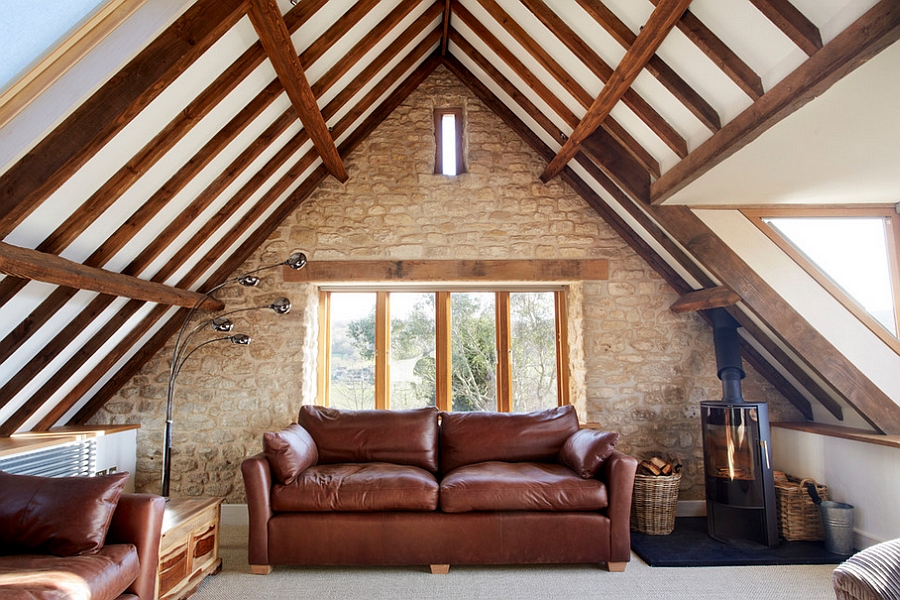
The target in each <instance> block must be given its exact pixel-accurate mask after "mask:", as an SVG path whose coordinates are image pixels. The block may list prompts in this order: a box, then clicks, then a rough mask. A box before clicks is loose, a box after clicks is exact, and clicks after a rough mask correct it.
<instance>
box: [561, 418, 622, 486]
mask: <svg viewBox="0 0 900 600" xmlns="http://www.w3.org/2000/svg"><path fill="white" fill-rule="evenodd" d="M618 441H619V434H618V433H615V432H613V431H597V430H595V429H579V430H578V431H576V432H575V433H573V434H572V435H570V436H569V439H567V440H566V443H565V444H563V447H562V448H560V450H559V462H561V463H562V464H564V465H566V466H567V467H569V468H570V469H572V470H573V471H575V472H576V473H578V475H579V476H581V477H583V478H584V479H590V478H591V477H595V476H596V475H597V472H598V471H599V470H600V467H601V466H603V463H604V461H606V459H607V458H609V455H610V454H612V452H613V450H615V448H616V443H617V442H618Z"/></svg>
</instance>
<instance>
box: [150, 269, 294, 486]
mask: <svg viewBox="0 0 900 600" xmlns="http://www.w3.org/2000/svg"><path fill="white" fill-rule="evenodd" d="M282 265H286V266H287V267H289V268H291V269H294V270H298V269H302V268H303V267H304V266H305V265H306V255H305V254H304V253H302V252H294V253H293V254H291V255H290V257H289V258H288V259H287V260H285V261H283V262H280V263H277V264H274V265H267V266H265V267H260V268H258V269H254V270H253V271H249V272H247V273H244V274H243V275H240V276H238V277H235V278H233V279H229V280H227V281H225V282H223V283H221V284H219V285H217V286H216V287H214V288H212V289H211V290H209V291H208V292H206V293H205V294H204V295H203V297H202V298H201V299H200V300H198V301H197V303H196V304H194V306H193V307H191V309H190V310H189V311H188V313H187V315H186V316H185V318H184V323H182V325H181V330H180V331H179V332H178V337H177V338H175V348H174V349H173V350H172V362H171V364H170V365H169V385H168V392H167V395H166V433H165V442H164V445H163V474H162V495H163V496H165V497H167V498H168V496H169V482H170V480H171V473H172V430H173V428H174V427H173V412H174V408H175V381H176V380H177V379H178V374H179V373H180V372H181V367H183V366H184V363H185V362H186V361H187V359H188V358H190V356H191V355H192V354H193V353H194V352H196V351H197V350H198V349H200V348H202V347H203V346H206V345H207V344H212V343H215V342H224V341H229V342H231V343H232V344H237V345H239V346H246V345H249V344H250V342H251V341H252V339H251V337H250V336H249V335H246V334H244V333H235V334H232V333H231V331H232V329H234V323H232V322H231V320H230V319H229V318H228V317H229V316H230V315H233V314H235V313H240V312H246V311H250V310H261V309H265V308H268V309H271V310H272V311H274V312H275V313H276V314H279V315H284V314H287V313H288V312H290V310H291V301H290V300H288V299H287V298H284V297H282V298H278V299H277V300H275V301H274V302H272V303H271V304H263V305H261V306H251V307H249V308H239V309H237V310H232V311H228V312H225V313H222V314H219V315H216V316H214V317H212V318H210V319H206V320H204V321H201V322H199V323H198V324H197V325H195V326H194V327H193V328H191V322H192V321H193V320H194V317H195V316H196V314H197V311H198V309H199V307H200V305H201V304H202V303H203V302H204V301H205V300H206V299H207V298H211V297H212V295H213V294H215V293H216V292H217V291H219V290H220V289H222V288H223V287H226V286H228V285H232V284H239V285H242V286H244V287H255V286H256V285H258V284H259V277H257V276H256V274H257V273H259V272H260V271H265V270H266V269H274V268H275V267H280V266H282ZM207 328H208V329H212V331H214V332H216V333H221V334H229V335H221V336H219V337H213V338H211V339H206V340H203V341H199V342H196V343H195V337H196V336H197V335H198V334H199V333H201V332H203V331H204V330H207ZM192 344H193V346H192Z"/></svg>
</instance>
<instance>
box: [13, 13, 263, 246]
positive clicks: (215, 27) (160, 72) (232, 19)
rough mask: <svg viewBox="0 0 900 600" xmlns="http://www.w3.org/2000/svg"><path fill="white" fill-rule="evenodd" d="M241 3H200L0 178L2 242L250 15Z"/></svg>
mask: <svg viewBox="0 0 900 600" xmlns="http://www.w3.org/2000/svg"><path fill="white" fill-rule="evenodd" d="M245 10H246V7H245V4H244V1H243V0H201V1H200V2H197V3H196V4H195V5H193V6H192V7H191V8H189V9H188V10H187V12H185V13H184V14H183V15H182V16H181V17H179V18H178V20H177V21H176V22H175V24H174V25H172V26H171V27H169V28H168V29H166V30H165V31H164V32H163V33H162V34H160V35H159V36H158V37H157V38H156V39H154V40H153V41H152V42H151V43H150V45H149V46H148V47H147V48H146V49H145V50H144V51H142V52H141V53H140V54H138V56H137V57H135V58H134V59H133V60H131V61H130V62H129V63H128V64H127V65H125V66H124V67H123V68H122V69H121V70H120V71H119V72H118V73H117V74H116V75H115V76H114V77H113V78H112V79H110V80H109V81H108V82H107V83H106V84H105V85H103V86H102V87H101V88H100V89H99V90H97V92H95V93H94V94H93V95H92V96H91V97H90V98H89V99H88V100H86V101H85V102H83V103H82V104H81V105H80V106H79V107H78V108H77V109H76V110H75V111H74V112H72V114H71V115H70V116H69V117H68V118H66V119H65V120H64V121H63V122H62V123H61V124H60V125H59V126H57V127H56V128H55V129H54V130H53V131H52V132H50V133H49V134H48V135H47V136H45V137H44V138H43V139H42V140H41V141H40V142H39V143H38V144H37V146H35V147H34V148H33V149H32V150H31V151H30V152H28V154H26V155H25V156H24V157H23V158H22V159H20V160H19V161H18V162H17V163H16V164H15V165H13V166H12V167H11V168H10V169H9V170H8V171H6V172H5V173H4V174H3V175H0V215H2V216H0V239H2V238H5V237H6V236H7V235H9V233H10V232H11V231H12V230H13V229H15V227H16V226H17V225H18V224H19V223H21V222H22V221H23V220H24V219H25V218H26V217H27V216H28V215H30V214H31V212H32V211H34V210H35V209H36V208H37V207H38V206H40V205H41V203H42V202H43V201H44V200H46V199H47V198H48V197H49V196H50V194H52V193H53V192H54V191H55V190H56V189H58V188H59V186H61V185H62V184H63V183H64V182H65V181H66V180H67V179H68V178H69V177H70V176H71V175H72V174H73V173H75V172H76V171H77V170H78V169H79V168H81V167H82V166H83V165H84V164H85V163H86V162H87V161H88V160H90V159H91V157H93V156H94V155H95V154H96V153H97V152H98V151H99V150H100V149H101V148H103V146H104V145H106V143H107V142H108V141H109V140H111V139H112V138H113V137H114V136H115V135H116V134H117V133H118V132H119V131H121V130H122V129H123V128H124V127H125V126H126V125H127V124H128V123H129V122H130V121H131V119H132V118H133V117H134V116H135V115H137V114H138V113H139V112H140V111H141V110H143V109H144V107H146V106H147V105H148V104H150V102H151V101H152V100H153V99H154V98H156V97H157V96H158V95H159V94H160V93H162V92H163V90H165V89H166V87H167V86H168V85H169V84H170V83H171V82H172V81H174V80H175V79H176V78H177V77H178V76H179V75H181V74H182V73H183V72H184V71H185V70H186V69H187V68H188V67H189V66H190V65H191V64H192V63H193V62H194V61H195V60H196V59H197V58H199V57H200V56H201V55H202V54H203V53H204V52H205V51H206V50H207V49H208V48H209V47H210V46H212V44H213V43H214V42H215V41H216V40H218V39H219V37H220V36H221V35H222V34H223V33H225V32H226V31H228V29H230V28H231V26H232V25H234V24H235V23H236V22H237V21H238V20H239V19H240V18H241V17H243V16H244V14H245Z"/></svg>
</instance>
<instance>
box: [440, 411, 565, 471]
mask: <svg viewBox="0 0 900 600" xmlns="http://www.w3.org/2000/svg"><path fill="white" fill-rule="evenodd" d="M576 431H578V416H577V415H576V413H575V407H573V406H560V407H558V408H551V409H547V410H539V411H534V412H530V413H484V412H471V413H441V471H442V472H443V473H449V472H450V471H452V470H453V469H455V468H456V467H460V466H463V465H469V464H474V463H480V462H487V461H502V462H556V459H557V456H558V455H559V450H560V448H562V445H563V444H564V443H565V441H566V440H567V439H568V437H569V436H570V435H572V434H573V433H575V432H576Z"/></svg>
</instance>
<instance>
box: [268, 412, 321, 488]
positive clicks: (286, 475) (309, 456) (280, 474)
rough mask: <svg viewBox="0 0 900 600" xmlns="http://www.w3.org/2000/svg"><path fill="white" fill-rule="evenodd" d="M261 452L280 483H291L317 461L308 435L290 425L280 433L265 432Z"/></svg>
mask: <svg viewBox="0 0 900 600" xmlns="http://www.w3.org/2000/svg"><path fill="white" fill-rule="evenodd" d="M263 451H264V452H265V454H266V458H267V459H268V461H269V465H270V466H271V467H272V471H273V472H274V473H275V477H276V479H278V481H280V482H281V483H291V482H292V481H294V480H295V479H297V476H298V475H299V474H300V473H302V472H303V470H304V469H306V468H307V467H311V466H312V465H314V464H316V461H317V460H319V452H318V450H317V449H316V443H315V442H314V441H313V439H312V436H310V435H309V433H308V432H307V431H306V430H305V429H303V428H302V427H300V426H299V425H297V424H296V423H291V424H290V425H288V426H287V427H286V428H284V429H282V430H281V431H267V432H266V433H264V434H263Z"/></svg>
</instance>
